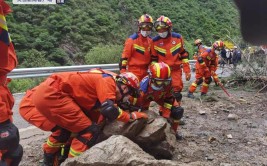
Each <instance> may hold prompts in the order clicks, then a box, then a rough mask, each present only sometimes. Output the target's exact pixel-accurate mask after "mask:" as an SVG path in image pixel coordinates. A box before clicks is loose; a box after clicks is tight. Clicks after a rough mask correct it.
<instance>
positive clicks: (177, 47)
mask: <svg viewBox="0 0 267 166" xmlns="http://www.w3.org/2000/svg"><path fill="white" fill-rule="evenodd" d="M179 48H181V43H179V44H177V45H176V46H174V47H172V48H171V49H170V50H171V53H172V54H173V53H174V52H177V51H178V50H179Z"/></svg>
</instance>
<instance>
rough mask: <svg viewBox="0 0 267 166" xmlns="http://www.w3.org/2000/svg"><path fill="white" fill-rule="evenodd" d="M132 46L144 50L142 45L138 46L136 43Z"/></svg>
mask: <svg viewBox="0 0 267 166" xmlns="http://www.w3.org/2000/svg"><path fill="white" fill-rule="evenodd" d="M133 46H134V48H135V49H138V50H141V51H145V48H144V47H142V46H139V45H137V44H134V45H133Z"/></svg>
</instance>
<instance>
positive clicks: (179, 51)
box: [151, 16, 191, 106]
mask: <svg viewBox="0 0 267 166" xmlns="http://www.w3.org/2000/svg"><path fill="white" fill-rule="evenodd" d="M154 28H155V29H156V31H157V33H158V35H157V36H155V37H154V38H153V41H152V45H151V60H152V63H153V62H164V63H166V64H168V65H169V67H170V69H171V78H172V82H171V84H172V88H173V95H174V97H175V99H176V102H177V106H180V105H181V100H182V94H181V91H182V89H183V81H182V69H183V72H184V73H185V76H186V80H187V81H189V80H190V78H191V73H190V65H189V61H188V52H187V51H186V50H185V48H184V40H183V37H182V35H180V34H179V33H175V32H172V22H171V20H170V19H169V18H168V17H165V16H160V17H159V18H158V19H157V20H156V22H155V23H154Z"/></svg>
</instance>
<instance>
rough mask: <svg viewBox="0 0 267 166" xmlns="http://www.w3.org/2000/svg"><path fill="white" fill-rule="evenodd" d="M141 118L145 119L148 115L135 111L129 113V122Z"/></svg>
mask: <svg viewBox="0 0 267 166" xmlns="http://www.w3.org/2000/svg"><path fill="white" fill-rule="evenodd" d="M141 118H144V119H147V118H148V116H147V114H146V113H144V112H136V111H134V112H132V113H131V114H130V122H132V121H135V120H137V119H141Z"/></svg>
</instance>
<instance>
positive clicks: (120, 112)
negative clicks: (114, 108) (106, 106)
mask: <svg viewBox="0 0 267 166" xmlns="http://www.w3.org/2000/svg"><path fill="white" fill-rule="evenodd" d="M118 111H119V115H118V117H117V119H119V118H120V117H121V115H122V109H120V108H119V107H118Z"/></svg>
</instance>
